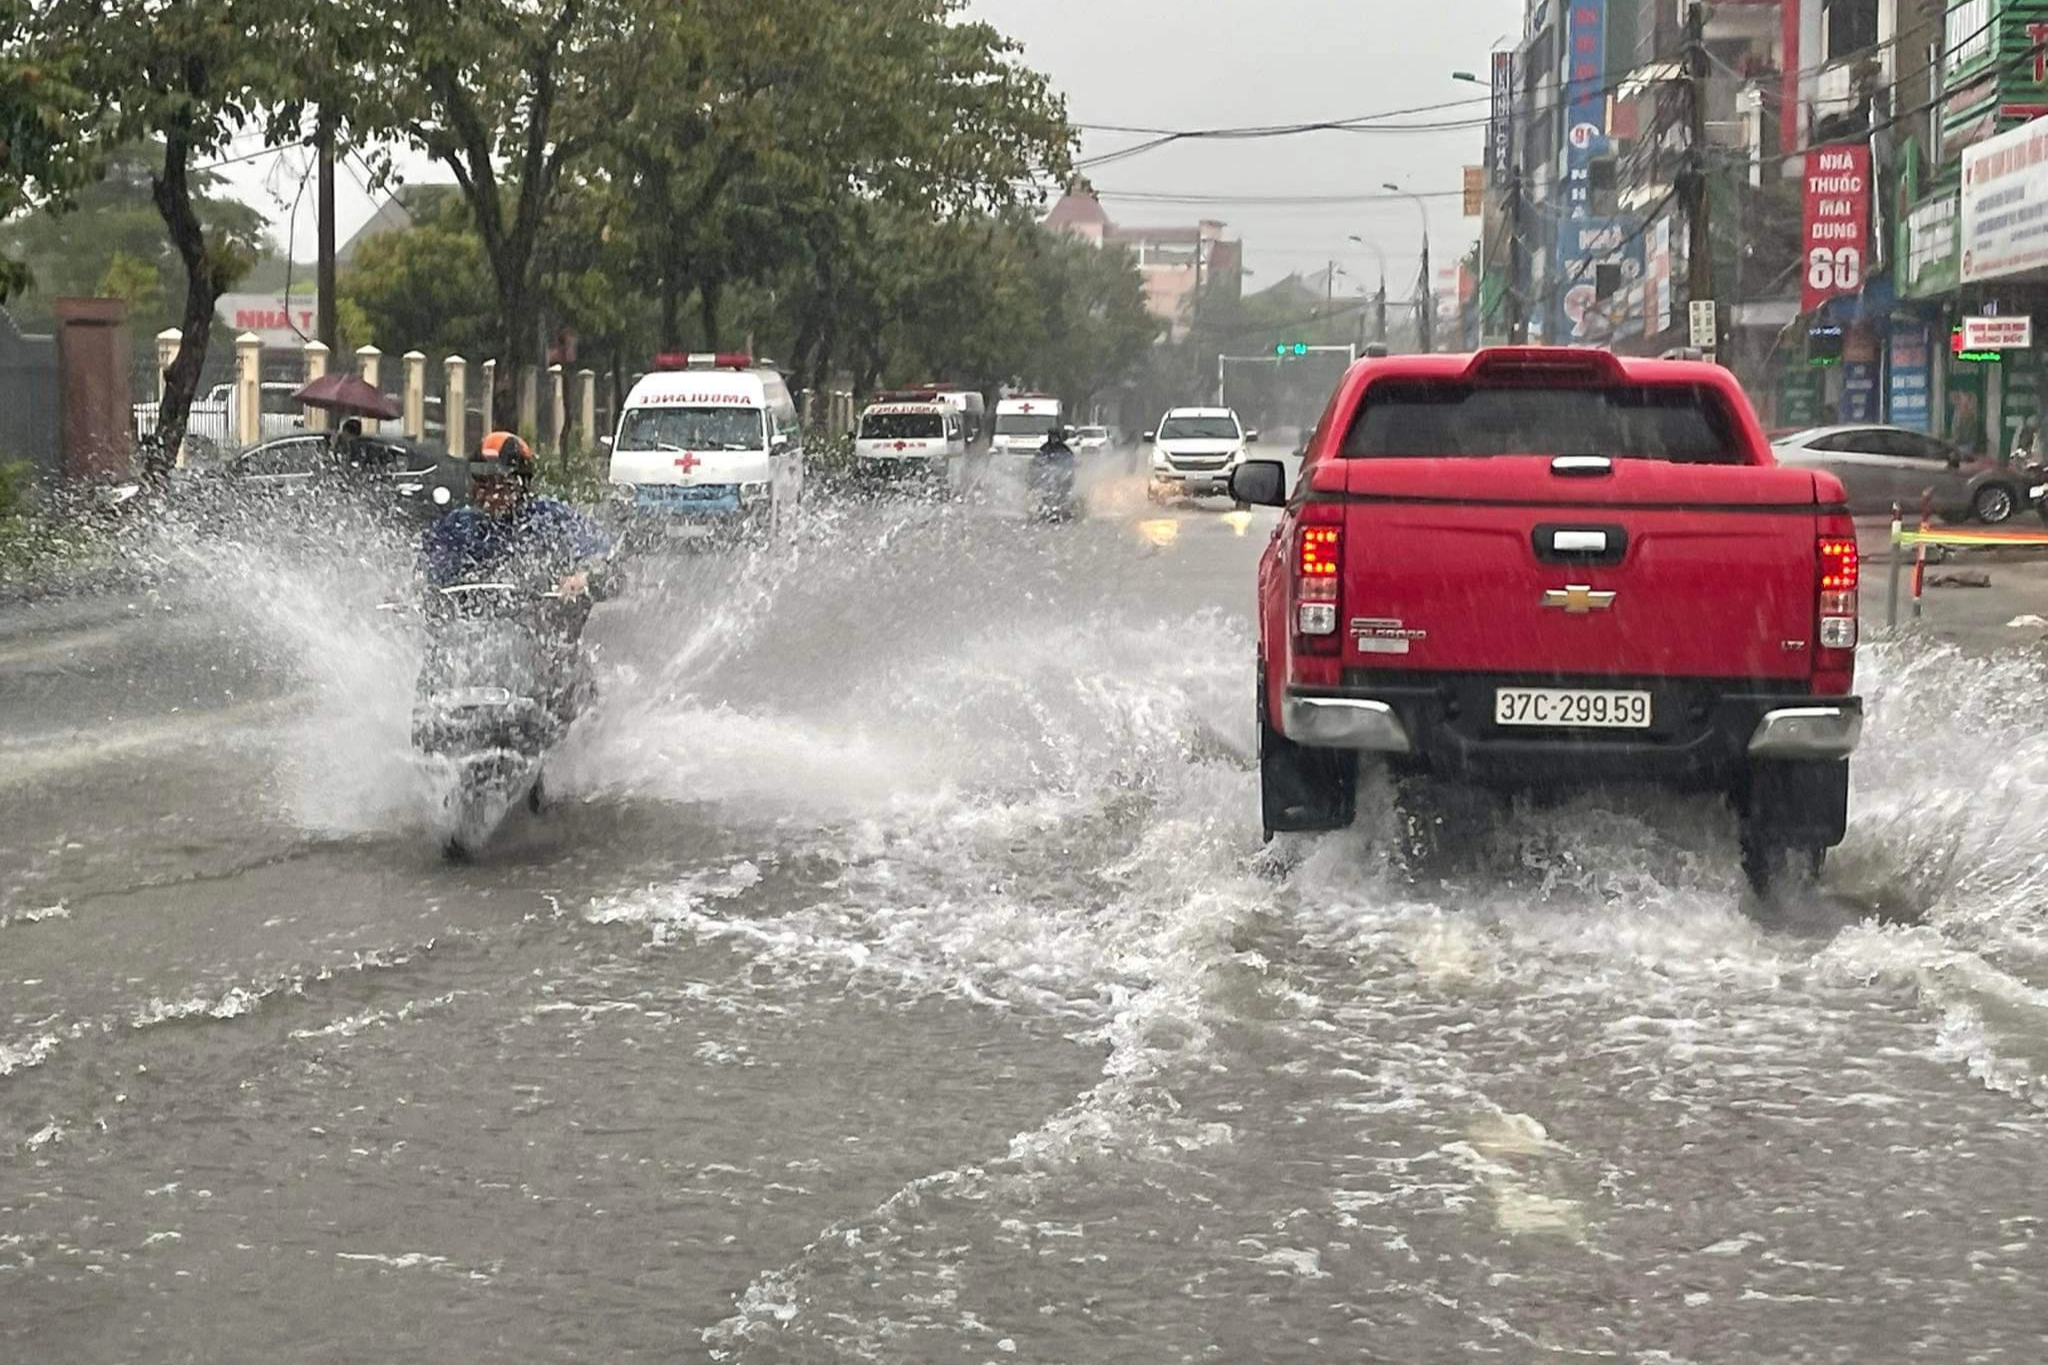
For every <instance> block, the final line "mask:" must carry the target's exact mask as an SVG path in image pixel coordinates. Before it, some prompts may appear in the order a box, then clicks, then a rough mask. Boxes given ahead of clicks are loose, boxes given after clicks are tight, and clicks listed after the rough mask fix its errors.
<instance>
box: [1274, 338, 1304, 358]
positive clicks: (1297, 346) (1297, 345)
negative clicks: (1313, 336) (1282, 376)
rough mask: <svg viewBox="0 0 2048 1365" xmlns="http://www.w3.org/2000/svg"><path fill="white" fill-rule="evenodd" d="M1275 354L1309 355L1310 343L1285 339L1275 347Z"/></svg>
mask: <svg viewBox="0 0 2048 1365" xmlns="http://www.w3.org/2000/svg"><path fill="white" fill-rule="evenodd" d="M1273 354H1274V355H1279V356H1289V355H1307V354H1308V343H1307V342H1306V341H1283V342H1281V343H1280V344H1279V345H1277V346H1275V347H1274V348H1273Z"/></svg>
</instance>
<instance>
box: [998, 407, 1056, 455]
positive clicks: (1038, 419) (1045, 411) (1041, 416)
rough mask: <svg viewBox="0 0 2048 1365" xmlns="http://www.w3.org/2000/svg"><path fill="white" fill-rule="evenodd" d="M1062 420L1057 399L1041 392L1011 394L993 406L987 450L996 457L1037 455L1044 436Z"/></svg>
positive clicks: (1043, 441) (1043, 442)
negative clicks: (993, 417)
mask: <svg viewBox="0 0 2048 1365" xmlns="http://www.w3.org/2000/svg"><path fill="white" fill-rule="evenodd" d="M1064 420H1065V414H1064V413H1063V412H1062V411H1061V409H1060V400H1059V399H1057V398H1049V397H1047V396H1046V395H1045V394H1042V393H1016V394H1011V395H1010V396H1009V397H1008V398H1005V399H1003V400H1001V401H1000V402H998V403H997V404H996V426H995V435H994V437H993V438H992V439H991V440H990V442H989V450H990V451H991V452H992V453H994V454H997V455H1036V454H1037V453H1038V448H1039V447H1040V446H1042V445H1044V444H1045V434H1046V433H1047V432H1049V431H1051V430H1052V429H1053V428H1054V427H1056V426H1060V425H1062V424H1063V422H1064Z"/></svg>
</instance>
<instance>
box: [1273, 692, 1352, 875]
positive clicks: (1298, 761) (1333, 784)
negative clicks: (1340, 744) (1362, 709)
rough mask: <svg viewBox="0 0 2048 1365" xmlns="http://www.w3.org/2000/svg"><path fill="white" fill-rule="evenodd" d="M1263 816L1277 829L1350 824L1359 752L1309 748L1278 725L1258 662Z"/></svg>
mask: <svg viewBox="0 0 2048 1365" xmlns="http://www.w3.org/2000/svg"><path fill="white" fill-rule="evenodd" d="M1258 706H1259V817H1260V825H1261V827H1262V829H1263V832H1264V836H1265V838H1266V839H1267V840H1268V841H1269V842H1270V841H1271V839H1272V838H1273V836H1274V835H1275V834H1283V833H1303V832H1314V831H1323V830H1335V829H1347V828H1349V827H1350V825H1351V821H1352V819H1353V817H1354V816H1355V815H1356V814H1357V810H1358V755H1357V754H1354V753H1349V752H1347V751H1344V750H1341V749H1310V748H1306V747H1304V746H1302V745H1300V744H1296V743H1295V742H1294V741H1293V740H1291V739H1289V738H1287V736H1286V735H1283V734H1281V733H1280V732H1279V731H1278V730H1276V729H1274V728H1273V722H1272V719H1271V714H1270V712H1269V711H1268V710H1267V707H1266V666H1265V665H1264V664H1263V663H1261V664H1260V665H1259V683H1258Z"/></svg>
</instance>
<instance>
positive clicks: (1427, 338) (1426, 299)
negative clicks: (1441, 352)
mask: <svg viewBox="0 0 2048 1365" xmlns="http://www.w3.org/2000/svg"><path fill="white" fill-rule="evenodd" d="M1429 281H1430V277H1429V233H1428V231H1427V230H1425V231H1424V232H1423V234H1422V280H1421V283H1420V284H1419V285H1418V286H1417V293H1416V295H1415V332H1416V339H1417V340H1418V341H1420V342H1421V343H1422V346H1421V350H1422V353H1423V354H1424V355H1427V354H1429V353H1430V352H1431V351H1434V350H1435V349H1436V292H1435V291H1434V290H1432V289H1431V288H1430V282H1429Z"/></svg>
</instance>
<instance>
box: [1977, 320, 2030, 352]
mask: <svg viewBox="0 0 2048 1365" xmlns="http://www.w3.org/2000/svg"><path fill="white" fill-rule="evenodd" d="M2033 344H2034V319H2033V318H2032V316H2030V315H2029V314H2026V313H2019V314H2015V315H2013V316H2010V317H2006V316H1999V317H1988V318H1964V319H1963V349H1964V350H1965V351H2023V350H2026V349H2027V348H2028V347H2030V346H2032V345H2033Z"/></svg>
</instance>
